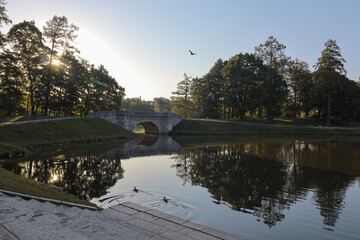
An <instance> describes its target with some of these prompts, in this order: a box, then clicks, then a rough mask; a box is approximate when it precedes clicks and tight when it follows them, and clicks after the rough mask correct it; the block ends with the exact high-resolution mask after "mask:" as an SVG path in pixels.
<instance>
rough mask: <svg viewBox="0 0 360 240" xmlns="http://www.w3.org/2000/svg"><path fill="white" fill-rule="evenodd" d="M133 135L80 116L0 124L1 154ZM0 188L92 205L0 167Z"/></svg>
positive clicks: (108, 124)
mask: <svg viewBox="0 0 360 240" xmlns="http://www.w3.org/2000/svg"><path fill="white" fill-rule="evenodd" d="M134 137H136V135H135V134H134V133H132V132H129V131H127V130H125V129H123V128H121V127H120V126H118V125H115V124H112V123H110V122H108V121H106V120H103V119H94V118H79V119H68V120H57V121H48V122H39V123H26V124H20V125H0V156H2V155H6V154H9V153H12V154H14V153H20V152H24V153H25V152H27V151H28V147H29V146H36V145H47V144H56V143H66V142H80V141H88V140H94V139H111V138H120V139H121V138H123V139H130V138H134ZM0 189H4V190H8V191H13V192H19V193H23V194H28V195H33V196H38V197H45V198H52V199H57V200H62V201H68V202H74V203H80V204H87V205H93V204H91V203H89V202H88V201H83V200H79V199H78V198H77V197H75V196H72V195H70V194H67V193H63V192H59V191H56V190H54V189H52V188H51V187H49V186H48V185H46V184H44V183H39V182H36V181H33V180H30V179H26V178H23V177H21V176H17V175H15V174H12V173H11V172H8V171H6V170H5V169H2V168H0Z"/></svg>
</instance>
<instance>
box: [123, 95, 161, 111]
mask: <svg viewBox="0 0 360 240" xmlns="http://www.w3.org/2000/svg"><path fill="white" fill-rule="evenodd" d="M121 110H125V111H134V112H154V102H152V101H144V100H141V98H127V99H124V101H123V103H122V106H121Z"/></svg>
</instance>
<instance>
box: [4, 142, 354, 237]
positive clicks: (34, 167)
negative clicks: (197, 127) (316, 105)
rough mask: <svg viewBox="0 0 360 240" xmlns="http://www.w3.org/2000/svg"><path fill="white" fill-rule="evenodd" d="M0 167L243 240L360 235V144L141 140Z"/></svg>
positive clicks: (59, 151)
mask: <svg viewBox="0 0 360 240" xmlns="http://www.w3.org/2000/svg"><path fill="white" fill-rule="evenodd" d="M2 166H3V167H4V168H6V169H8V170H11V171H13V172H14V173H16V174H20V175H22V176H24V177H28V178H32V179H35V180H38V181H42V182H46V183H49V184H53V185H56V186H58V187H61V188H63V189H64V190H65V191H67V192H69V193H71V194H74V195H76V196H78V197H79V198H87V199H90V200H91V201H92V202H93V203H96V204H97V205H99V206H101V207H103V208H107V207H109V206H112V205H115V204H117V203H119V202H124V201H132V202H135V203H138V204H140V205H143V206H146V207H150V208H154V209H157V210H160V211H163V212H167V213H169V214H172V215H175V216H178V217H181V218H185V219H188V220H191V221H193V222H197V223H200V224H203V225H206V226H209V227H213V228H216V229H219V230H222V231H225V232H228V233H231V234H234V235H237V236H239V237H242V238H246V239H359V236H360V228H359V226H360V138H354V137H352V138H346V137H343V138H319V137H308V138H303V137H254V136H251V137H177V138H175V139H172V138H171V137H159V136H152V137H151V136H146V137H145V138H144V139H138V140H136V141H133V142H127V143H118V142H111V143H102V144H93V145H77V146H69V147H58V148H53V149H41V150H39V151H37V152H34V153H33V154H31V155H29V156H27V157H26V158H24V159H19V160H16V161H14V160H13V159H12V160H10V161H5V162H2ZM134 187H136V189H137V191H134V190H133V189H134ZM164 197H165V198H166V199H167V202H166V201H164V200H163V199H164Z"/></svg>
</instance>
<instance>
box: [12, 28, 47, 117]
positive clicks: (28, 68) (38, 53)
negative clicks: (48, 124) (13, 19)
mask: <svg viewBox="0 0 360 240" xmlns="http://www.w3.org/2000/svg"><path fill="white" fill-rule="evenodd" d="M7 38H8V40H9V43H10V45H11V49H12V51H13V52H12V54H13V55H14V57H15V59H16V60H17V62H18V63H19V65H20V67H21V70H22V72H23V73H24V76H25V78H26V79H27V82H28V93H29V96H28V101H27V108H26V110H27V111H28V109H29V104H30V110H31V115H34V114H35V112H36V111H35V104H34V103H35V95H34V92H35V88H36V85H35V84H36V82H37V81H39V76H40V72H41V70H42V69H43V64H44V62H45V61H46V48H45V46H44V44H43V39H42V33H41V32H40V30H39V29H38V28H37V27H36V26H35V22H34V21H31V22H28V21H24V22H21V23H18V24H16V25H14V26H12V27H11V28H10V30H9V32H8V35H7Z"/></svg>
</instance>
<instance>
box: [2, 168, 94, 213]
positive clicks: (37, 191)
mask: <svg viewBox="0 0 360 240" xmlns="http://www.w3.org/2000/svg"><path fill="white" fill-rule="evenodd" d="M0 189H3V190H7V191H12V192H18V193H23V194H28V195H32V196H37V197H44V198H51V199H56V200H61V201H66V202H73V203H79V204H84V205H89V206H95V205H94V204H92V203H90V202H88V201H86V200H79V199H78V198H77V197H75V196H73V195H70V194H67V193H64V192H59V191H57V190H55V189H53V188H51V187H50V186H48V185H46V184H45V183H40V182H36V181H34V180H30V179H26V178H23V177H21V176H18V175H15V174H13V173H11V172H9V171H7V170H5V169H3V168H0Z"/></svg>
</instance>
